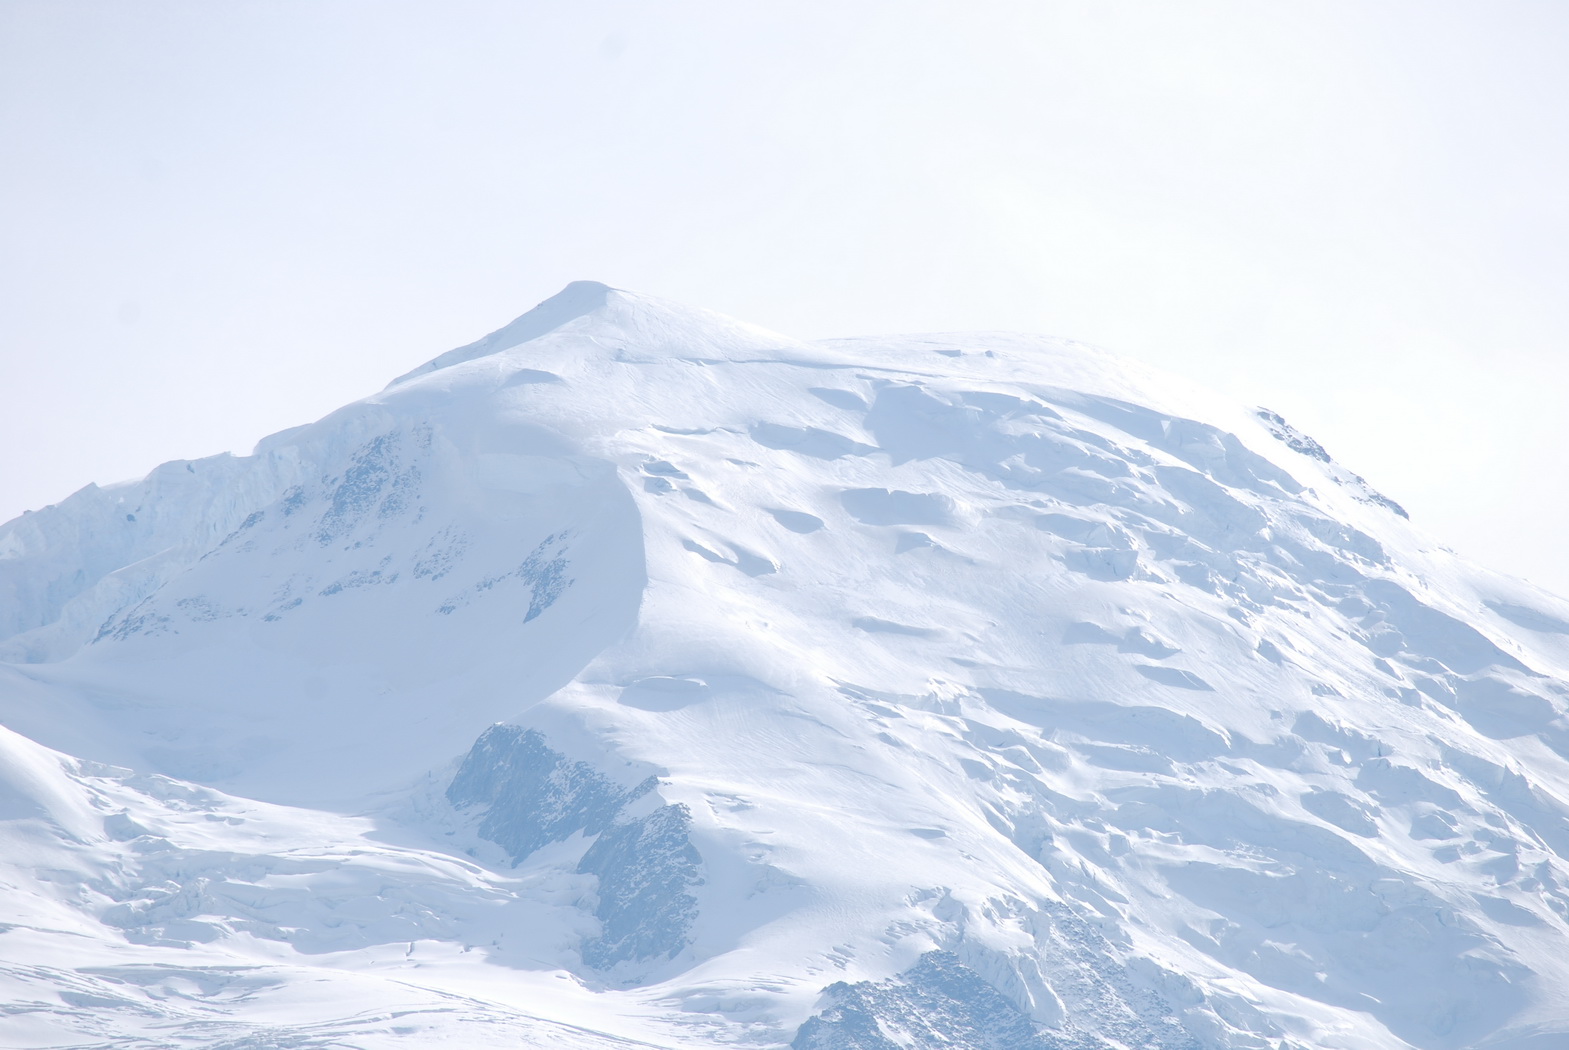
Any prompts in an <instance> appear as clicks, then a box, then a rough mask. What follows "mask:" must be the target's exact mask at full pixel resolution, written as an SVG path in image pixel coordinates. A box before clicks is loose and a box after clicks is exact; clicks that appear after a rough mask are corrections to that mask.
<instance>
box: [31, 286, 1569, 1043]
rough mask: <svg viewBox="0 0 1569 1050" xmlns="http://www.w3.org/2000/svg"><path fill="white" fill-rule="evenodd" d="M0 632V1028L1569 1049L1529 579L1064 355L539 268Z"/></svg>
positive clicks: (1567, 728)
mask: <svg viewBox="0 0 1569 1050" xmlns="http://www.w3.org/2000/svg"><path fill="white" fill-rule="evenodd" d="M0 660H3V661H5V662H3V663H0V722H3V724H4V727H5V728H4V729H0V750H3V758H0V880H4V882H5V883H6V885H7V886H8V887H9V888H8V890H7V893H6V894H5V895H4V897H3V898H0V902H3V907H4V909H5V911H6V914H5V915H3V916H0V922H3V923H4V924H5V925H4V926H3V927H0V929H3V930H4V932H0V946H3V947H4V951H3V952H0V988H3V989H4V999H5V1002H6V1003H7V1004H8V1005H7V1006H6V1008H5V1010H4V1011H3V1012H0V1046H11V1047H24V1046H25V1047H53V1046H61V1047H64V1046H71V1047H89V1046H90V1047H104V1048H107V1047H116V1048H127V1047H129V1048H153V1047H158V1048H166V1047H193V1048H194V1047H204V1048H212V1050H217V1048H219V1047H225V1048H239V1047H247V1048H258V1050H259V1048H271V1047H307V1046H309V1047H357V1048H373V1050H382V1048H389V1050H390V1048H395V1047H413V1046H434V1045H461V1046H464V1047H469V1048H487V1047H503V1046H505V1047H517V1046H529V1047H551V1048H585V1050H587V1048H596V1050H609V1048H617V1047H649V1046H653V1047H663V1048H670V1050H674V1048H690V1047H707V1046H715V1047H717V1046H736V1045H745V1046H755V1047H761V1048H767V1047H775V1048H782V1047H792V1048H794V1050H894V1048H905V1050H911V1048H915V1050H936V1048H944V1050H1120V1048H1131V1047H1140V1048H1159V1050H1179V1048H1180V1050H1201V1048H1202V1050H1244V1048H1245V1050H1265V1048H1268V1050H1309V1048H1320V1047H1338V1048H1353V1050H1396V1048H1420V1050H1461V1048H1467V1047H1477V1048H1482V1047H1487V1048H1493V1050H1550V1048H1555V1047H1561V1046H1566V1045H1569V1002H1566V1000H1565V998H1564V993H1563V990H1564V989H1565V988H1569V955H1566V953H1565V952H1564V950H1563V948H1564V945H1565V943H1566V935H1569V761H1566V756H1569V719H1566V716H1565V712H1566V710H1569V689H1566V686H1565V681H1566V669H1569V604H1566V603H1565V602H1563V601H1561V600H1559V599H1557V598H1554V597H1552V596H1550V595H1547V594H1544V593H1542V592H1540V591H1538V590H1536V589H1534V588H1531V587H1529V586H1527V585H1526V584H1523V583H1520V582H1518V581H1515V580H1511V579H1508V578H1506V577H1503V576H1500V575H1497V574H1494V573H1491V572H1488V571H1486V570H1484V569H1481V568H1478V567H1476V566H1473V565H1470V564H1468V563H1466V562H1464V561H1461V560H1459V559H1457V558H1456V557H1455V556H1453V555H1452V554H1450V553H1448V552H1447V551H1446V550H1444V549H1443V548H1441V547H1438V546H1436V545H1435V544H1434V543H1433V542H1432V541H1431V540H1429V539H1427V538H1425V537H1424V536H1423V535H1422V534H1421V533H1420V532H1419V531H1417V530H1416V529H1415V528H1414V527H1413V526H1412V524H1411V523H1410V522H1409V521H1408V520H1407V519H1406V517H1405V515H1404V511H1403V510H1402V509H1401V508H1400V507H1399V506H1398V505H1397V504H1395V503H1394V502H1393V501H1391V500H1389V499H1388V498H1387V497H1385V496H1383V495H1381V494H1380V493H1378V492H1377V491H1376V490H1374V489H1373V488H1372V487H1371V486H1370V485H1369V484H1368V483H1367V482H1366V481H1365V480H1363V479H1362V478H1360V477H1359V476H1357V475H1356V474H1354V473H1352V472H1351V471H1350V470H1349V469H1347V468H1345V467H1343V466H1341V465H1340V464H1338V463H1336V462H1335V461H1334V459H1333V458H1332V457H1331V456H1330V455H1329V454H1328V453H1327V452H1326V451H1325V450H1324V449H1323V448H1322V446H1320V445H1318V443H1317V442H1315V441H1313V440H1312V439H1311V438H1310V437H1308V436H1307V435H1305V434H1303V433H1301V432H1300V431H1298V430H1296V429H1295V428H1294V427H1292V426H1291V425H1290V424H1289V423H1288V422H1287V421H1286V420H1284V419H1282V418H1281V417H1280V416H1279V415H1277V414H1275V413H1273V412H1269V411H1267V410H1249V409H1244V408H1241V407H1238V406H1234V405H1231V404H1228V403H1227V402H1225V401H1224V400H1223V399H1220V398H1217V397H1215V396H1214V395H1211V394H1209V393H1206V392H1205V391H1202V390H1199V389H1197V388H1193V387H1191V386H1189V385H1187V384H1185V383H1182V382H1180V381H1178V380H1175V379H1172V378H1170V377H1165V376H1161V375H1159V374H1156V373H1154V372H1151V371H1149V370H1146V369H1143V368H1140V367H1137V366H1135V365H1132V364H1130V363H1128V362H1124V361H1120V360H1118V359H1116V358H1114V357H1111V356H1110V355H1107V354H1104V353H1102V352H1100V351H1097V350H1093V349H1091V348H1088V347H1084V346H1081V345H1077V344H1073V343H1067V342H1062V341H1057V340H1050V339H1044V338H1037V337H1029V336H1020V335H1000V334H986V335H922V336H901V337H891V338H875V339H853V340H831V341H826V342H815V343H813V342H802V341H798V340H793V339H789V338H787V337H785V336H781V335H777V334H775V333H771V332H767V331H765V330H763V329H759V328H756V327H753V326H749V325H746V324H743V323H741V322H738V321H734V320H732V319H729V318H725V317H722V316H720V315H717V314H713V313H709V312H706V311H701V310H695V309H691V308H687V307H683V306H680V305H677V304H673V303H668V302H665V301H662V300H659V299H655V298H652V297H648V296H643V295H639V294H636V293H632V292H626V291H620V290H616V289H611V288H609V287H607V286H605V285H601V284H595V283H592V282H576V283H574V284H572V285H569V286H568V287H567V288H566V289H564V290H563V291H562V292H561V293H559V294H557V295H556V296H554V297H552V298H550V299H548V300H546V301H545V302H543V303H541V304H540V305H539V306H538V307H536V308H535V309H534V310H531V311H529V312H528V313H526V314H524V315H523V316H522V317H520V318H518V319H517V320H516V321H514V322H512V323H511V324H509V325H507V326H506V327H504V328H502V329H500V330H498V331H497V332H495V333H493V334H491V335H490V336H487V337H485V338H484V339H481V340H479V341H478V342H476V343H472V344H470V345H468V346H465V347H462V348H459V349H457V350H453V351H450V352H449V353H446V354H443V355H441V356H439V357H437V358H435V359H434V360H432V361H431V362H429V363H428V364H426V365H423V366H421V367H420V368H417V369H415V370H414V371H412V372H409V373H407V374H406V375H404V376H402V377H400V378H399V379H397V380H395V381H394V382H393V383H392V384H391V385H389V386H388V387H387V388H386V389H385V390H383V391H381V392H380V393H379V394H376V395H373V396H371V397H369V398H366V399H365V400H363V401H359V402H356V403H354V404H352V405H349V406H346V407H345V408H343V409H340V410H339V411H337V412H334V413H332V414H331V415H329V416H327V417H326V418H324V419H322V420H320V421H318V422H316V423H313V424H310V425H308V426H304V427H299V428H296V429H293V430H289V431H285V432H283V433H281V434H278V435H275V436H273V437H271V438H268V439H266V440H264V441H263V442H261V444H260V445H259V446H258V447H257V449H256V451H255V453H254V454H252V455H250V456H245V457H233V456H219V457H213V458H210V459H205V460H196V461H191V462H177V463H170V464H165V465H164V466H162V467H159V468H158V469H156V470H154V471H153V472H152V473H151V474H150V475H148V477H147V478H146V479H145V480H143V481H140V482H133V483H127V484H124V485H118V486H113V487H107V488H99V487H96V486H89V487H87V488H86V489H83V490H81V491H80V492H78V493H76V494H75V495H73V496H71V497H69V498H68V499H65V500H63V501H62V502H61V503H59V504H58V505H55V506H52V507H48V508H45V509H43V510H40V511H37V512H34V513H30V514H27V515H24V516H23V517H21V518H18V519H16V520H15V521H12V522H10V523H9V524H6V525H4V526H0Z"/></svg>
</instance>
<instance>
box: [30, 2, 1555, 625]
mask: <svg viewBox="0 0 1569 1050" xmlns="http://www.w3.org/2000/svg"><path fill="white" fill-rule="evenodd" d="M1566 53H1569V5H1564V4H1561V3H1551V2H1543V3H1528V2H1494V3H1487V4H1478V3H1464V4H1460V3H1441V2H1431V0H1423V2H1420V3H1370V2H1367V0H1357V2H1351V3H1331V2H1315V3H1312V4H1302V3H1286V2H1279V3H1259V2H1236V3H1202V2H1184V3H1175V4H1174V3H1166V2H1158V3H1112V2H1095V3H1089V2H1085V3H1071V4H1064V3H1026V2H1020V3H1015V4H1002V3H973V2H972V3H962V4H961V3H957V2H955V3H917V2H911V0H897V2H874V0H860V2H856V3H850V4H845V3H808V2H801V0H792V2H789V3H772V4H764V3H735V2H723V3H721V2H713V3H696V2H679V3H660V4H646V3H571V4H557V3H549V4H547V3H519V2H453V0H446V2H443V3H440V4H434V3H427V2H419V3H407V2H395V0H374V2H344V0H325V2H324V0H309V2H285V0H267V2H265V3H261V2H229V3H223V4H213V3H207V2H197V0H192V2H187V3H167V2H144V3H137V4H126V3H121V2H103V3H88V2H73V3H59V2H57V0H9V2H7V3H5V4H4V5H0V287H3V289H4V292H3V294H0V449H3V452H0V518H8V517H11V516H13V515H15V514H17V513H20V512H21V511H22V510H24V509H26V508H30V507H38V506H41V505H43V504H46V503H51V502H54V501H56V500H58V499H60V498H62V497H64V496H65V495H67V494H68V493H69V492H71V491H72V490H74V489H76V488H78V487H80V486H81V485H83V484H85V483H87V482H88V481H98V482H108V481H114V480H119V479H121V478H125V477H130V476H139V475H141V474H143V473H145V472H146V471H147V470H148V469H150V468H151V467H153V466H154V465H156V464H157V463H159V462H161V461H163V460H167V459H172V458H187V457H194V456H200V455H207V454H211V453H215V452H220V451H224V450H236V451H241V452H244V451H248V450H249V449H250V446H251V445H252V444H253V443H254V442H255V440H256V439H257V438H259V437H261V436H262V435H264V434H266V433H269V432H271V431H275V430H279V429H282V428H284V427H287V426H292V425H295V424H298V423H303V422H306V421H308V420H311V419H313V418H315V417H317V416H320V415H322V414H323V413H325V412H327V411H330V410H331V409H333V408H335V407H337V406H338V405H340V404H342V403H344V402H347V401H349V400H352V399H354V398H357V397H360V396H363V395H364V394H366V393H369V392H370V391H372V390H375V389H377V388H379V387H380V386H381V385H383V384H384V383H385V382H386V381H387V380H389V379H390V378H391V377H393V376H395V375H398V374H400V373H402V372H404V371H407V370H408V369H409V368H411V367H412V366H414V365H416V364H418V363H419V362H421V361H423V360H426V359H428V358H430V357H433V356H435V354H437V353H439V352H440V351H442V350H445V349H447V348H450V347H453V346H456V345H458V344H460V343H464V342H467V341H469V340H471V339H474V338H476V337H478V336H479V335H482V334H484V332H485V331H487V330H489V329H491V328H495V327H499V326H500V325H501V324H503V323H505V322H506V321H509V320H510V319H511V318H512V317H514V316H515V315H517V314H519V313H521V312H523V311H524V310H526V309H527V308H529V307H530V306H532V305H533V304H534V303H535V302H537V301H538V300H540V299H542V298H544V297H545V296H547V295H550V294H552V293H554V292H555V291H557V290H558V289H559V288H560V287H561V286H562V285H564V284H565V283H566V282H568V281H569V280H573V279H577V278H590V279H595V280H600V281H604V282H607V283H609V284H613V285H617V286H621V287H626V288H632V289H636V290H640V291H645V292H650V293H653V294H656V295H660V296H665V297H668V298H673V299H677V300H682V301H685V302H689V303H692V304H695V305H700V306H707V307H710V308H713V309H717V310H720V311H723V312H725V313H729V314H733V315H736V316H738V317H741V318H743V319H745V320H749V321H753V322H756V323H758V324H762V325H765V326H768V327H771V328H776V329H778V330H780V331H783V332H786V333H789V334H791V335H796V336H802V337H808V338H810V337H826V336H838V335H859V334H874V333H887V332H897V331H906V332H908V331H920V330H964V329H1017V330H1025V331H1034V332H1045V333H1051V334H1055V335H1062V336H1069V337H1073V338H1078V339H1082V340H1085V341H1087V342H1092V343H1096V344H1099V345H1101V346H1105V347H1107V348H1109V349H1112V350H1114V351H1117V352H1120V353H1122V354H1125V355H1129V356H1132V357H1137V358H1141V359H1144V360H1146V361H1149V362H1152V363H1154V364H1157V365H1159V366H1162V367H1164V368H1167V369H1169V370H1171V371H1174V372H1178V373H1182V374H1185V375H1188V376H1190V377H1192V378H1194V379H1197V380H1199V381H1201V382H1204V383H1207V384H1208V385H1210V386H1213V387H1217V388H1219V389H1221V390H1222V391H1224V392H1226V393H1227V394H1229V395H1231V396H1233V397H1234V398H1237V399H1240V400H1243V401H1245V402H1247V403H1250V404H1263V405H1267V406H1269V407H1271V408H1274V409H1276V410H1277V411H1279V412H1281V413H1282V414H1283V415H1285V416H1286V418H1287V419H1289V420H1290V421H1291V422H1292V423H1294V424H1296V425H1297V426H1298V427H1300V428H1301V429H1303V430H1305V431H1307V432H1308V433H1310V434H1312V435H1314V436H1315V437H1317V438H1318V439H1319V440H1320V441H1321V442H1323V443H1324V444H1325V445H1326V446H1327V447H1328V448H1329V450H1330V452H1331V453H1333V454H1334V455H1335V456H1336V457H1337V458H1338V459H1339V460H1340V461H1341V462H1343V463H1345V464H1346V465H1347V466H1349V467H1350V468H1351V469H1353V470H1356V471H1358V472H1360V473H1362V474H1363V475H1365V476H1366V477H1367V479H1368V480H1369V481H1370V482H1371V483H1372V484H1374V485H1375V486H1377V487H1378V488H1379V489H1381V490H1383V491H1384V492H1386V493H1387V494H1389V495H1390V496H1391V497H1393V498H1394V499H1397V500H1399V501H1400V502H1401V503H1403V504H1404V505H1405V506H1406V507H1407V508H1408V509H1409V510H1410V511H1411V514H1412V517H1413V519H1414V520H1415V521H1416V522H1417V523H1418V524H1419V525H1421V526H1422V527H1424V528H1425V529H1426V530H1427V531H1428V532H1429V533H1431V534H1432V535H1433V536H1435V537H1436V538H1438V539H1439V540H1441V541H1442V542H1445V543H1447V544H1449V545H1451V546H1453V547H1455V548H1456V549H1458V550H1460V551H1461V552H1462V553H1465V554H1467V555H1470V556H1472V557H1474V558H1476V559H1478V560H1480V561H1483V562H1484V563H1487V564H1489V565H1492V566H1494V567H1496V568H1499V569H1502V570H1504V571H1507V572H1511V573H1514V574H1516V575H1520V576H1524V577H1526V578H1528V579H1531V580H1532V581H1533V582H1536V583H1539V584H1541V585H1543V586H1546V587H1549V588H1551V589H1554V590H1557V591H1558V592H1560V593H1566V594H1569V545H1566V544H1565V543H1564V542H1563V540H1562V533H1563V526H1562V521H1563V518H1564V513H1565V511H1566V509H1569V506H1566V504H1569V480H1566V471H1565V467H1564V450H1565V448H1569V411H1565V410H1564V408H1563V407H1562V406H1563V400H1564V397H1565V394H1566V392H1569V361H1566V360H1565V355H1564V353H1563V352H1562V350H1563V348H1564V346H1565V344H1566V337H1569V305H1566V304H1569V294H1566V292H1569V205H1566V201H1565V194H1566V190H1565V187H1569V63H1565V61H1564V59H1563V56H1564V55H1565V54H1566Z"/></svg>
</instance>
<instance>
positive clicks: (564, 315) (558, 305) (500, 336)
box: [387, 281, 619, 388]
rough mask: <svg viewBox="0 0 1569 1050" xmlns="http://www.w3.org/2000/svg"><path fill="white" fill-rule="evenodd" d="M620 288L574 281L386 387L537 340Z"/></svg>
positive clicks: (599, 306)
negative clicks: (533, 305) (508, 321)
mask: <svg viewBox="0 0 1569 1050" xmlns="http://www.w3.org/2000/svg"><path fill="white" fill-rule="evenodd" d="M616 291H619V289H616V288H612V287H610V286H609V285H608V284H601V283H599V282H598V281H573V282H571V283H570V284H568V285H567V286H566V287H565V288H563V289H561V291H559V292H557V293H556V294H555V295H552V296H551V297H550V298H549V299H546V300H545V301H544V302H542V303H540V304H539V305H537V306H535V307H534V308H533V309H532V310H530V311H528V312H527V313H525V314H523V315H522V316H521V317H518V318H517V319H516V320H514V321H512V322H511V323H510V324H507V325H504V326H502V327H501V328H498V329H496V330H495V331H494V332H491V333H490V334H489V335H487V336H485V337H484V338H483V339H479V340H476V341H474V342H472V343H469V344H467V345H466V346H460V347H458V348H457V349H456V350H448V351H447V352H446V353H444V354H442V355H440V356H439V357H435V358H432V359H431V360H429V361H427V362H425V363H424V364H422V365H420V366H419V367H418V368H416V369H414V370H413V371H411V372H405V373H404V374H403V375H401V376H399V377H398V378H396V379H394V380H393V381H392V382H391V383H388V384H387V386H388V387H389V388H391V387H395V386H397V385H398V384H400V383H405V382H407V381H409V380H410V379H415V378H417V377H419V376H422V375H426V374H428V373H431V372H435V371H439V370H440V369H443V368H446V367H448V366H449V365H457V364H462V363H463V362H464V361H472V360H474V359H475V358H479V357H486V356H488V355H490V354H495V353H500V352H501V351H503V350H510V349H512V348H513V347H514V346H518V345H519V344H521V343H526V342H529V341H530V340H532V339H538V338H539V337H540V336H542V335H545V334H546V333H548V332H553V331H555V330H556V329H557V328H560V327H561V326H562V325H564V324H566V323H568V322H569V321H575V320H577V319H578V318H579V317H583V316H584V315H586V314H591V313H593V312H594V311H595V310H600V309H603V308H604V306H605V304H606V303H607V302H609V300H610V294H611V293H612V292H616Z"/></svg>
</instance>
